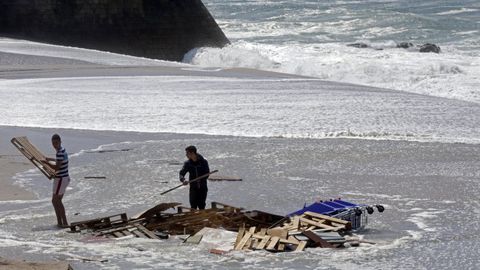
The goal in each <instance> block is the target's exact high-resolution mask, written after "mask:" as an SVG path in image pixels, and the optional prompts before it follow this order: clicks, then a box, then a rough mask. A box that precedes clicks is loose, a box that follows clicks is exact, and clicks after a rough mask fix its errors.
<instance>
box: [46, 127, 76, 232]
mask: <svg viewBox="0 0 480 270" xmlns="http://www.w3.org/2000/svg"><path fill="white" fill-rule="evenodd" d="M52 145H53V148H55V150H56V151H57V155H56V157H55V158H47V161H53V162H55V163H54V164H51V163H50V164H51V166H52V167H53V168H54V169H55V179H54V180H53V195H52V204H53V208H54V209H55V214H56V215H57V222H58V224H57V226H58V227H61V228H67V227H68V222H67V217H66V215H65V207H64V206H63V203H62V199H63V194H65V190H66V188H67V186H68V184H69V183H70V177H69V176H68V154H67V151H65V148H63V147H62V140H61V138H60V136H59V135H58V134H53V136H52Z"/></svg>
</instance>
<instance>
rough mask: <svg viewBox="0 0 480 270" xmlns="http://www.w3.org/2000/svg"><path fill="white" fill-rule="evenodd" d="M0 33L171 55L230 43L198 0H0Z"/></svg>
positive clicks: (141, 53)
mask: <svg viewBox="0 0 480 270" xmlns="http://www.w3.org/2000/svg"><path fill="white" fill-rule="evenodd" d="M0 36H4V37H13V38H21V39H27V40H33V41H40V42H46V43H52V44H59V45H68V46H75V47H83V48H91V49H97V50H104V51H110V52H116V53H122V54H129V55H135V56H142V57H149V58H157V59H164V60H172V61H180V60H181V59H182V58H183V55H184V54H185V53H186V52H188V51H189V50H191V49H193V48H195V47H206V46H208V47H222V46H224V45H226V44H228V43H229V41H228V39H227V38H226V37H225V35H224V33H223V32H222V30H221V29H220V28H219V27H218V25H217V23H216V22H215V20H214V19H213V17H212V16H211V15H210V13H209V12H208V10H207V9H206V8H205V6H204V5H203V3H202V2H201V0H0Z"/></svg>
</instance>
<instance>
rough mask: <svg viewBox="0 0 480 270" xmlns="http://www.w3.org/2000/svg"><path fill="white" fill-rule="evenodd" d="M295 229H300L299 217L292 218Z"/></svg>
mask: <svg viewBox="0 0 480 270" xmlns="http://www.w3.org/2000/svg"><path fill="white" fill-rule="evenodd" d="M292 227H294V228H295V230H298V228H299V227H300V217H299V216H294V217H293V226H292Z"/></svg>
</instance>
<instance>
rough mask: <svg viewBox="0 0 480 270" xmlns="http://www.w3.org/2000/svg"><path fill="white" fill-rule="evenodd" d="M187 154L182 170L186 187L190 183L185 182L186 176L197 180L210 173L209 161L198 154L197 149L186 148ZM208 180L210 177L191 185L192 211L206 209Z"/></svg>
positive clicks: (181, 175) (181, 177)
mask: <svg viewBox="0 0 480 270" xmlns="http://www.w3.org/2000/svg"><path fill="white" fill-rule="evenodd" d="M185 153H186V156H187V158H188V160H187V161H185V163H184V164H183V168H182V169H181V170H180V181H182V182H183V183H184V184H185V185H186V184H188V181H186V180H185V174H187V172H188V174H189V179H190V180H192V179H195V178H197V177H199V176H202V175H204V174H207V173H209V172H210V168H209V167H208V161H207V160H206V159H204V158H203V157H202V155H200V154H198V153H197V148H196V147H195V146H193V145H191V146H189V147H187V148H185ZM207 179H208V176H206V177H204V178H203V179H201V180H198V181H195V182H193V183H190V207H191V208H192V209H197V208H198V209H205V201H206V200H207V192H208V187H207Z"/></svg>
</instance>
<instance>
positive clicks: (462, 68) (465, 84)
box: [184, 41, 480, 103]
mask: <svg viewBox="0 0 480 270" xmlns="http://www.w3.org/2000/svg"><path fill="white" fill-rule="evenodd" d="M365 44H366V45H367V46H369V47H370V48H367V49H358V48H352V47H348V46H347V44H338V43H328V44H307V45H306V44H298V43H292V44H285V45H269V44H260V43H253V42H246V41H239V42H235V43H233V44H231V45H230V46H227V47H225V48H222V49H218V48H197V49H195V50H193V51H191V52H189V53H188V54H187V55H186V57H185V59H184V61H185V62H187V63H191V64H195V65H200V66H203V67H218V66H220V67H224V68H232V67H243V68H254V69H261V70H268V71H276V72H283V73H291V74H298V75H303V76H311V77H315V78H320V79H324V80H330V81H338V82H347V83H354V84H360V85H367V86H374V87H381V88H387V89H393V90H399V91H406V92H412V93H418V94H425V95H431V96H436V97H444V98H452V99H458V100H463V101H469V102H475V103H480V91H478V86H479V85H480V56H474V55H472V54H471V53H464V52H460V51H458V50H456V49H455V48H454V47H449V46H445V47H442V51H444V53H441V54H435V53H420V52H418V49H412V48H410V49H402V48H397V43H395V42H393V41H385V42H368V41H365Z"/></svg>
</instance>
